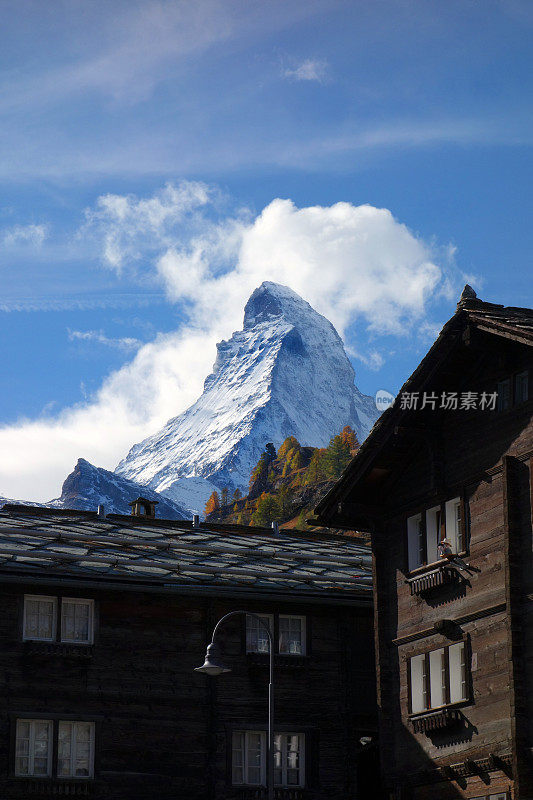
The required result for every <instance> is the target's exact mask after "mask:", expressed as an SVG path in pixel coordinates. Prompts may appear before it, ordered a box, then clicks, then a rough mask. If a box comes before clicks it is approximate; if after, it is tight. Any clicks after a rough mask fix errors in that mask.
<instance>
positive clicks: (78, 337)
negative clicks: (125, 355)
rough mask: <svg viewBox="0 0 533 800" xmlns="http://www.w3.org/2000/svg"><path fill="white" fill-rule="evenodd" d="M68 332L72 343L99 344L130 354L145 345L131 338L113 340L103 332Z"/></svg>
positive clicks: (115, 338)
mask: <svg viewBox="0 0 533 800" xmlns="http://www.w3.org/2000/svg"><path fill="white" fill-rule="evenodd" d="M67 330H68V338H69V340H70V341H71V342H74V341H83V342H96V343H97V344H103V345H105V346H106V347H116V348H117V349H118V350H126V351H129V352H131V351H132V350H138V349H139V347H141V346H142V344H143V342H142V341H141V340H140V339H135V338H133V337H131V336H121V337H114V338H113V337H109V336H106V335H105V333H103V331H72V330H70V328H68V329H67Z"/></svg>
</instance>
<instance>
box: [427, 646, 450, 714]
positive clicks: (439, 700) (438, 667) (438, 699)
mask: <svg viewBox="0 0 533 800" xmlns="http://www.w3.org/2000/svg"><path fill="white" fill-rule="evenodd" d="M443 656H444V648H443V647H442V648H441V649H440V650H432V651H431V653H430V654H429V679H430V687H431V708H436V707H437V706H443V705H444V704H445V703H446V687H445V686H444V685H443V684H444V675H443V670H442V667H443V664H442V658H443Z"/></svg>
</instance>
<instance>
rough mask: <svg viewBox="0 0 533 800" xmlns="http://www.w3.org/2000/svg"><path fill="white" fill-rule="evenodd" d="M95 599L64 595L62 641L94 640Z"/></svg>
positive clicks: (62, 604) (88, 642)
mask: <svg viewBox="0 0 533 800" xmlns="http://www.w3.org/2000/svg"><path fill="white" fill-rule="evenodd" d="M93 605H94V604H93V601H92V600H78V599H77V598H72V597H64V598H63V600H62V601H61V641H62V642H84V643H85V644H90V643H91V642H92V632H93Z"/></svg>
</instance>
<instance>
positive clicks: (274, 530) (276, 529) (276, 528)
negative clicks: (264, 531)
mask: <svg viewBox="0 0 533 800" xmlns="http://www.w3.org/2000/svg"><path fill="white" fill-rule="evenodd" d="M272 533H279V525H278V523H277V522H273V523H272Z"/></svg>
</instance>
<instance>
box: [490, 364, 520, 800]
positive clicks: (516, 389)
mask: <svg viewBox="0 0 533 800" xmlns="http://www.w3.org/2000/svg"><path fill="white" fill-rule="evenodd" d="M528 384H529V372H528V371H527V370H526V371H525V372H520V373H519V374H518V375H516V376H515V384H514V401H515V405H518V404H519V403H525V402H526V400H527V399H528V394H529V392H528V389H529V386H528ZM494 796H495V797H497V796H498V797H499V795H494Z"/></svg>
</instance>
